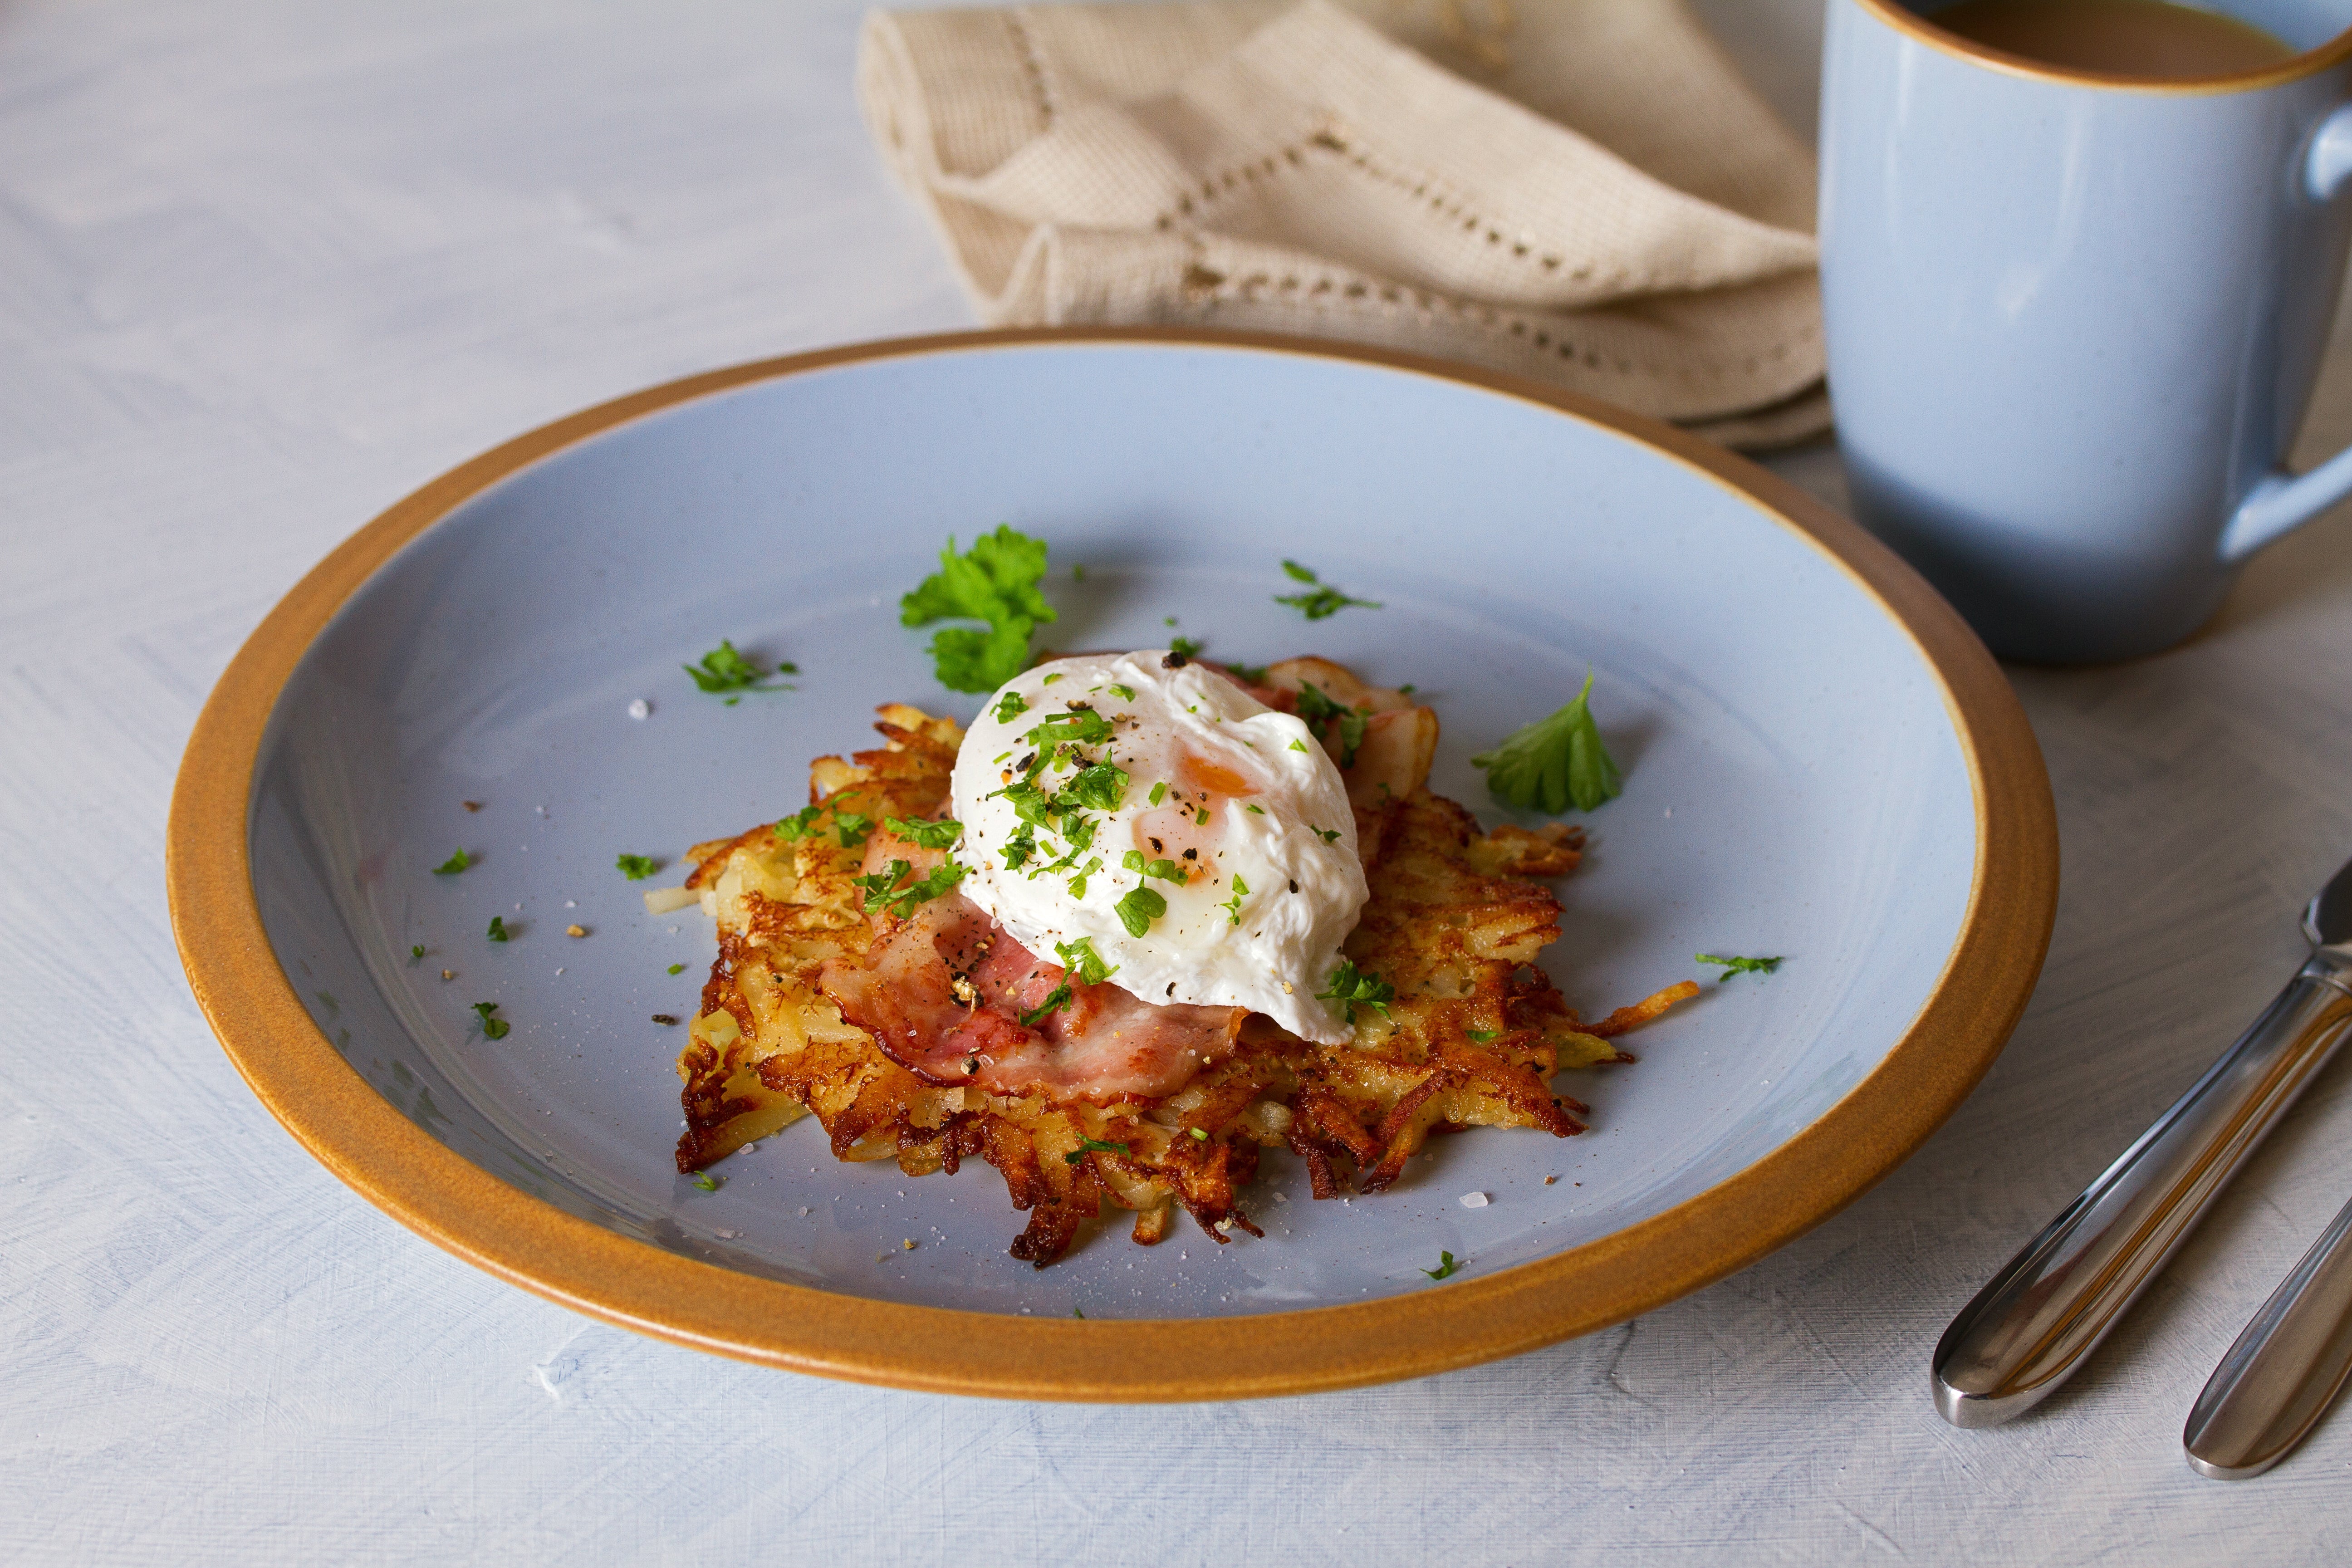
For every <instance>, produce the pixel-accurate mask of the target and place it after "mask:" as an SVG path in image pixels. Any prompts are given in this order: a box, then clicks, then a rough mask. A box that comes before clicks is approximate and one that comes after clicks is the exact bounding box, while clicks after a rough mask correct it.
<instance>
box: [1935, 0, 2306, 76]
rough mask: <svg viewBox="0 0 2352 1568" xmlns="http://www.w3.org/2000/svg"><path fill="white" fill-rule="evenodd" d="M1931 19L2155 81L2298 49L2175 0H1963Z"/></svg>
mask: <svg viewBox="0 0 2352 1568" xmlns="http://www.w3.org/2000/svg"><path fill="white" fill-rule="evenodd" d="M1930 19H1931V20H1933V21H1934V23H1935V25H1936V26H1938V27H1941V28H1943V29H1944V31H1946V32H1948V33H1956V34H1958V36H1959V37H1963V38H1966V39H1969V41H1970V42H1972V43H1979V44H1982V45H1984V46H1985V47H1988V48H1993V49H1999V50H2000V51H2001V52H2002V53H2003V54H2010V55H2017V56H2020V57H2021V58H2025V59H2029V60H2038V61H2040V62H2041V63H2042V64H2043V65H2052V66H2063V67H2065V68H2067V69H2069V70H2079V71H2095V72H2100V73H2102V74H2105V75H2109V76H2126V77H2141V78H2145V79H2148V80H2151V81H2179V80H2185V79H2193V78H2196V77H2209V76H2228V75H2230V74H2231V73H2232V72H2234V71H2249V70H2255V69H2258V68H2261V67H2263V66H2268V65H2275V64H2277V63H2278V62H2279V61H2281V60H2283V59H2286V58H2290V57H2291V56H2293V55H2294V50H2293V49H2291V48H2289V47H2287V46H2286V45H2285V44H2284V43H2282V42H2281V41H2279V40H2278V39H2277V38H2274V37H2272V36H2271V35H2270V34H2268V33H2266V32H2264V31H2263V29H2261V28H2260V27H2257V26H2254V25H2253V24H2252V23H2251V22H2241V21H2239V20H2238V19H2237V18H2236V17H2235V16H2223V15H2221V13H2220V12H2217V11H2200V10H2197V9H2196V8H2194V7H2193V6H2189V5H2171V4H2168V0H1959V4H1958V5H1952V6H1949V7H1947V8H1946V9H1944V10H1941V11H1937V12H1933V13H1931V14H1930Z"/></svg>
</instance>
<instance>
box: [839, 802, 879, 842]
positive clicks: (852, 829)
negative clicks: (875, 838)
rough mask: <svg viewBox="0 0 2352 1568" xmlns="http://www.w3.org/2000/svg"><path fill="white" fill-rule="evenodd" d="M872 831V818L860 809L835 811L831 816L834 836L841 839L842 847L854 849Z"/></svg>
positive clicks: (864, 840)
mask: <svg viewBox="0 0 2352 1568" xmlns="http://www.w3.org/2000/svg"><path fill="white" fill-rule="evenodd" d="M873 831H874V819H873V818H872V817H870V816H866V814H865V813H864V812H862V811H841V812H835V814H834V817H833V833H834V837H836V838H838V839H840V840H841V847H843V848H844V849H855V848H856V847H858V846H859V845H861V844H863V843H865V842H866V835H867V834H869V833H872V832H873Z"/></svg>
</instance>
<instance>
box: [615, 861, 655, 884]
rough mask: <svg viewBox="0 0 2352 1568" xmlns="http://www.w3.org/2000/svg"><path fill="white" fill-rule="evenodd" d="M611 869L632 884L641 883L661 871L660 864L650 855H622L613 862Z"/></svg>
mask: <svg viewBox="0 0 2352 1568" xmlns="http://www.w3.org/2000/svg"><path fill="white" fill-rule="evenodd" d="M613 868H614V870H616V871H618V872H620V874H621V875H622V876H624V877H626V878H627V879H629V880H630V881H632V882H642V881H644V880H645V879H646V878H647V877H650V876H652V875H653V874H654V873H655V872H656V871H658V870H660V869H661V862H660V861H658V860H656V859H655V858H653V857H652V856H650V855H624V856H622V857H620V858H618V859H616V860H614V862H613Z"/></svg>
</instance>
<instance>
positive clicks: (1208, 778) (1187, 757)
mask: <svg viewBox="0 0 2352 1568" xmlns="http://www.w3.org/2000/svg"><path fill="white" fill-rule="evenodd" d="M1176 772H1177V774H1178V775H1179V776H1180V777H1181V779H1182V780H1183V781H1184V783H1186V784H1190V785H1191V786H1192V788H1194V789H1204V790H1207V791H1208V792H1209V793H1210V794H1211V795H1255V794H1256V793H1257V790H1256V789H1255V787H1254V786H1253V785H1252V784H1250V782H1249V780H1247V779H1245V778H1244V777H1242V775H1241V774H1239V773H1235V772H1234V770H1233V769H1231V768H1229V767H1226V766H1225V765H1224V764H1223V763H1213V762H1211V761H1209V759H1208V758H1206V757H1197V756H1194V755H1193V754H1192V752H1185V753H1184V754H1183V755H1182V756H1181V757H1180V758H1178V759H1177V763H1176Z"/></svg>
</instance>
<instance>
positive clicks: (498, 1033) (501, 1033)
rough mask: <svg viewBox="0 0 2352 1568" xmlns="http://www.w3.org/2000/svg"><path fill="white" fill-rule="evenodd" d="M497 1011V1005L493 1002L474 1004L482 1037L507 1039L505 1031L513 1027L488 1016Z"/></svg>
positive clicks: (501, 1020) (502, 1019)
mask: <svg viewBox="0 0 2352 1568" xmlns="http://www.w3.org/2000/svg"><path fill="white" fill-rule="evenodd" d="M498 1010H499V1005H498V1004H497V1003H495V1002H477V1003H475V1004H474V1011H475V1012H477V1013H478V1014H480V1015H481V1018H482V1034H483V1036H484V1037H487V1038H488V1039H493V1040H503V1039H505V1038H506V1037H507V1031H508V1030H509V1029H510V1028H512V1027H513V1026H512V1025H511V1024H509V1023H508V1022H507V1021H506V1020H505V1019H504V1018H494V1017H492V1016H490V1015H491V1014H493V1013H495V1012H497V1011H498Z"/></svg>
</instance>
